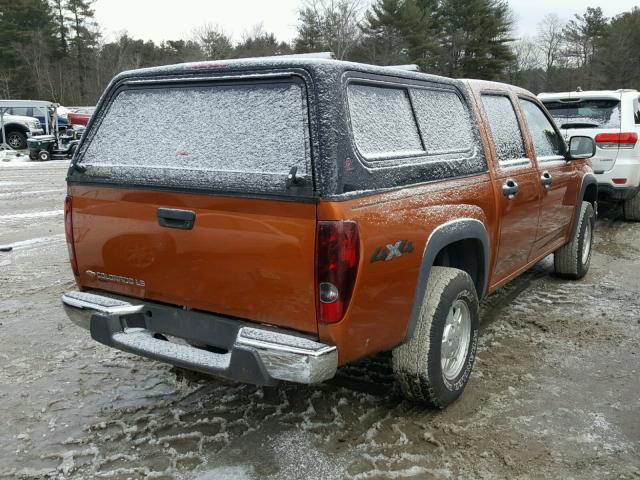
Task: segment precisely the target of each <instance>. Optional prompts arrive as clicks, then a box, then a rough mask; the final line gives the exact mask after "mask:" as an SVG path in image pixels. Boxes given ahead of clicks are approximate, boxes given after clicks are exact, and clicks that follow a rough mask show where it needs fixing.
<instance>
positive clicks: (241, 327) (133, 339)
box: [62, 56, 597, 408]
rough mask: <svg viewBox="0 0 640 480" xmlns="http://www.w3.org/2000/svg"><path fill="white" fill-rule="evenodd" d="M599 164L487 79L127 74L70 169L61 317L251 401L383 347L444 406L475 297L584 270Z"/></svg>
mask: <svg viewBox="0 0 640 480" xmlns="http://www.w3.org/2000/svg"><path fill="white" fill-rule="evenodd" d="M594 150H595V146H594V143H593V140H592V139H590V138H586V137H573V138H572V139H571V140H570V142H569V143H568V145H567V144H566V143H565V141H564V140H563V139H562V136H561V135H560V133H559V132H558V129H557V127H556V126H555V124H554V123H553V121H552V119H551V118H550V117H549V115H548V114H547V112H546V110H545V109H544V107H543V106H542V105H541V104H540V102H539V101H538V100H537V99H536V97H535V96H534V95H532V94H531V93H529V92H527V91H525V90H522V89H519V88H515V87H511V86H508V85H504V84H499V83H491V82H483V81H474V80H452V79H448V78H442V77H437V76H431V75H426V74H421V73H417V72H412V71H408V70H405V69H402V68H400V67H397V68H394V67H376V66H371V65H364V64H358V63H349V62H341V61H335V60H329V59H319V58H309V57H304V56H290V57H274V58H266V59H264V58H263V59H245V60H232V61H227V60H225V61H218V62H205V63H191V64H182V65H175V66H169V67H159V68H152V69H142V70H136V71H130V72H124V73H122V74H120V75H118V76H117V77H116V78H115V79H114V80H113V81H112V82H111V84H110V86H109V87H108V88H107V90H106V92H105V93H104V95H103V97H102V99H101V100H100V103H99V105H98V108H97V110H96V113H95V114H94V116H93V117H92V119H91V121H90V123H89V125H88V129H87V132H86V134H85V136H84V138H83V141H82V143H81V145H80V147H79V149H78V152H77V154H76V156H75V157H74V160H73V162H72V164H71V166H70V168H69V172H68V178H67V181H68V196H67V198H66V202H65V227H66V236H67V242H68V247H69V255H70V258H71V266H72V268H73V273H74V275H75V280H76V283H77V286H78V290H77V291H71V292H68V293H66V294H64V296H63V298H62V302H63V305H64V307H65V310H66V311H67V313H68V315H69V317H70V318H71V319H72V320H73V321H74V322H76V323H78V324H79V325H82V326H84V327H85V328H88V329H89V330H90V332H91V336H92V337H93V338H94V339H95V340H97V341H98V342H101V343H103V344H105V345H109V346H111V347H114V348H118V349H121V350H124V351H128V352H133V353H136V354H139V355H142V356H146V357H149V358H152V359H157V360H160V361H164V362H168V363H171V364H174V365H177V366H180V367H183V368H188V369H193V370H197V371H201V372H206V373H210V374H214V375H218V376H222V377H226V378H230V379H235V380H238V381H243V382H252V383H255V384H260V385H273V384H275V383H277V382H278V381H280V380H285V381H293V382H301V383H314V382H321V381H324V380H327V379H329V378H331V377H333V376H334V374H335V372H336V369H337V368H338V366H339V365H342V364H345V363H348V362H353V361H355V360H358V359H361V358H363V357H366V356H370V355H373V354H376V353H378V352H383V351H391V352H392V362H393V370H394V373H395V375H396V378H397V380H398V383H399V385H400V387H401V389H402V391H403V392H404V394H405V395H406V396H407V397H408V398H410V399H413V400H417V401H422V402H426V403H428V404H430V405H433V406H435V407H440V408H442V407H444V406H446V405H448V404H450V403H451V402H453V401H454V400H455V399H456V398H458V396H459V395H460V394H461V393H462V391H463V389H464V387H465V384H466V383H467V380H468V379H469V374H470V371H471V368H472V366H473V362H474V357H475V352H476V345H477V341H478V328H479V318H478V301H479V299H481V298H482V297H484V296H485V295H487V294H489V293H491V292H492V291H494V290H496V289H497V288H499V287H500V286H501V285H503V284H505V283H506V282H508V281H509V280H511V279H513V278H514V277H516V276H518V275H519V274H521V273H522V272H524V271H525V270H526V269H528V268H529V267H531V266H532V265H533V264H535V263H536V262H538V261H539V260H541V259H542V258H544V257H545V256H547V255H549V254H551V253H553V254H554V256H555V270H556V272H557V274H560V275H564V276H567V277H571V278H575V279H578V278H581V277H582V276H584V275H585V274H586V272H587V270H588V268H589V263H590V258H591V245H592V238H593V237H592V236H593V228H594V225H595V211H596V199H597V184H596V180H595V178H594V176H593V174H592V171H591V168H590V166H589V162H587V161H585V160H586V159H588V158H590V157H591V156H592V155H593V154H594Z"/></svg>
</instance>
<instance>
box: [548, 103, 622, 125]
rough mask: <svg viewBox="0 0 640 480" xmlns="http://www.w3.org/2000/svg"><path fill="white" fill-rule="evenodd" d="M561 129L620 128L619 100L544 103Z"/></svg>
mask: <svg viewBox="0 0 640 480" xmlns="http://www.w3.org/2000/svg"><path fill="white" fill-rule="evenodd" d="M544 105H545V107H546V108H547V110H548V111H549V113H550V114H551V116H552V117H553V119H554V120H555V121H556V123H557V124H558V126H559V127H560V128H562V129H570V128H620V100H616V99H612V98H609V99H582V100H581V99H577V100H572V99H566V100H553V101H546V102H544Z"/></svg>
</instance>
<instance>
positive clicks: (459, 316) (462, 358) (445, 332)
mask: <svg viewBox="0 0 640 480" xmlns="http://www.w3.org/2000/svg"><path fill="white" fill-rule="evenodd" d="M479 324H480V321H479V315H478V295H477V293H476V289H475V285H474V284H473V280H472V279H471V277H470V276H469V274H468V273H466V272H464V271H462V270H458V269H456V268H448V267H433V268H432V269H431V274H430V275H429V280H428V282H427V287H426V292H425V296H424V299H423V303H422V307H421V310H420V314H419V317H418V323H417V325H416V327H415V330H414V332H413V336H412V337H411V339H410V340H409V341H408V342H406V343H404V344H403V345H400V346H398V347H396V348H395V349H394V350H393V372H394V375H395V377H396V380H397V381H398V383H399V384H400V387H401V389H402V392H403V393H404V395H405V397H407V398H408V399H410V400H415V401H419V402H423V403H426V404H428V405H430V406H433V407H436V408H444V407H446V406H448V405H450V404H451V403H453V402H454V401H455V400H456V399H457V398H458V397H459V396H460V395H461V394H462V392H463V390H464V388H465V386H466V384H467V381H468V380H469V375H470V374H471V369H472V368H473V362H474V360H475V355H476V348H477V343H478V328H479Z"/></svg>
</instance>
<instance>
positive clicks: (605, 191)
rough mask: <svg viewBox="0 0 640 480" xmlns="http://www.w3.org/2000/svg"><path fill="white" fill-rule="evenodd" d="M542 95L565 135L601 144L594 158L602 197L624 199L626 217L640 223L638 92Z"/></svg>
mask: <svg viewBox="0 0 640 480" xmlns="http://www.w3.org/2000/svg"><path fill="white" fill-rule="evenodd" d="M538 98H539V99H540V100H541V101H542V102H543V103H544V104H545V106H546V107H547V110H549V113H551V115H552V116H553V118H554V119H555V121H556V123H557V124H558V126H559V127H560V130H561V132H562V134H563V135H564V137H565V139H569V138H571V136H573V135H586V136H589V137H591V138H593V139H594V140H595V142H596V155H595V157H593V159H592V165H593V170H594V172H595V174H596V178H597V179H598V192H599V194H600V196H601V197H604V198H605V199H609V200H614V201H623V202H624V216H625V218H626V219H627V220H635V221H640V194H639V193H638V192H639V191H640V141H638V140H639V139H638V137H639V136H640V94H639V93H638V91H637V90H598V91H589V92H581V91H576V92H562V93H541V94H540V95H538Z"/></svg>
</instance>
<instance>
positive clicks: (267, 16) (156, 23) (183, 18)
mask: <svg viewBox="0 0 640 480" xmlns="http://www.w3.org/2000/svg"><path fill="white" fill-rule="evenodd" d="M509 3H510V4H511V8H512V10H513V11H514V13H515V14H516V17H517V19H518V27H517V31H518V33H519V34H528V35H534V34H535V32H536V24H537V23H538V22H539V21H540V19H542V17H544V16H545V15H546V14H547V13H551V12H555V13H557V14H558V15H560V17H562V18H564V19H569V18H570V17H571V16H572V15H573V14H574V13H576V12H579V13H582V12H584V10H585V9H586V6H587V5H589V6H593V7H597V6H600V7H602V9H603V10H604V12H605V14H606V15H607V16H613V15H616V14H618V13H621V12H623V11H626V10H630V9H631V8H632V7H633V6H634V5H637V4H638V1H637V0H608V1H602V0H594V1H589V0H587V1H586V2H585V0H509ZM300 4H301V0H179V1H176V2H173V1H172V2H166V1H159V0H97V2H96V3H95V11H96V19H97V21H98V23H99V24H100V26H101V28H102V33H103V35H104V36H105V37H106V40H111V39H113V38H114V37H115V35H116V34H117V33H120V32H124V31H126V32H128V33H129V35H130V36H131V37H133V38H141V39H144V40H154V41H156V42H160V41H162V40H172V39H180V38H189V37H190V36H191V33H192V31H193V28H194V27H196V26H198V25H202V24H204V23H213V24H219V25H221V26H222V27H223V29H224V30H225V32H226V33H227V34H229V35H231V36H232V38H233V39H234V40H236V41H237V40H239V39H240V38H241V36H242V33H243V32H245V31H246V30H248V29H250V28H251V27H252V26H254V25H256V24H258V23H262V24H263V25H264V28H265V30H266V31H268V32H273V33H275V35H276V37H278V39H279V40H286V41H290V40H292V39H293V38H294V37H295V34H296V29H295V25H296V21H297V9H298V7H299V6H300Z"/></svg>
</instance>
